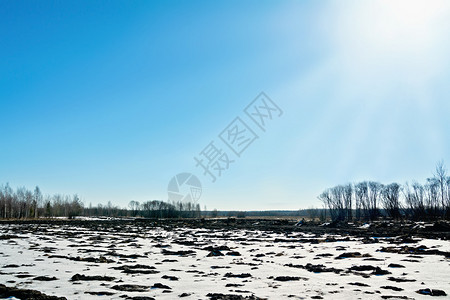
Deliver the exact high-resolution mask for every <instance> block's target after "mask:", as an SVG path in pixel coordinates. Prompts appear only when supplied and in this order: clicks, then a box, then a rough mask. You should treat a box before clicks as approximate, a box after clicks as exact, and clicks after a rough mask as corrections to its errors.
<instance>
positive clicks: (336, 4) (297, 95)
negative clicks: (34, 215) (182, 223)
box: [0, 0, 450, 210]
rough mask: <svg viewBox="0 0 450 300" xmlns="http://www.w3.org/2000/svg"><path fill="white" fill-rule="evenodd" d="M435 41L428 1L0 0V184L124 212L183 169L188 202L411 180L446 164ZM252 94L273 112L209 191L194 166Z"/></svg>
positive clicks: (239, 203) (446, 13)
mask: <svg viewBox="0 0 450 300" xmlns="http://www.w3.org/2000/svg"><path fill="white" fill-rule="evenodd" d="M448 36H450V2H448V1H439V0H435V1H406V0H393V1H350V0H347V1H302V2H300V1H299V2H294V1H284V2H282V1H221V2H218V1H214V2H210V1H191V2H186V1H169V2H163V1H40V2H39V1H2V2H0V57H1V60H0V128H1V140H0V149H1V150H0V153H1V155H0V182H1V183H6V182H9V184H10V185H11V186H13V187H17V186H26V187H29V188H33V187H34V186H35V185H39V186H40V188H41V190H43V191H44V192H45V193H50V194H53V193H66V194H73V193H78V194H79V195H80V196H81V197H82V199H83V200H84V202H85V203H86V204H89V203H92V204H97V203H106V202H107V201H111V202H113V203H115V204H117V205H120V206H126V205H127V204H128V202H129V201H130V200H136V201H141V202H143V201H146V200H152V199H162V200H167V197H168V196H167V185H168V182H169V181H170V179H171V178H172V177H173V176H174V175H176V174H178V173H181V172H190V173H193V174H194V175H196V176H197V177H198V178H199V179H200V181H201V182H202V186H203V193H202V197H201V198H200V200H199V203H201V205H202V207H203V206H204V205H206V206H207V208H208V209H213V208H218V209H252V210H259V209H261V210H262V209H298V208H306V207H310V206H320V203H319V201H318V200H317V198H316V197H317V195H318V194H320V193H321V192H322V190H323V189H325V188H327V187H330V186H333V185H335V184H340V183H347V182H355V181H358V180H364V179H367V180H377V181H381V182H384V183H389V182H392V181H398V182H400V183H404V182H405V181H407V180H412V179H417V180H423V179H425V178H426V177H428V176H430V175H431V174H432V171H433V169H434V166H435V164H436V162H437V161H438V160H441V159H443V160H444V161H446V162H447V165H448V164H450V151H449V149H450V148H449V147H450V135H449V132H450V122H449V121H448V114H449V112H450V101H449V99H450V85H449V84H448V83H449V81H450V56H449V55H448V53H450V40H449V39H448ZM261 91H264V92H265V93H266V94H267V95H268V96H269V97H270V98H271V99H272V100H273V101H274V102H275V103H276V104H277V105H278V106H279V107H280V108H281V109H282V110H283V115H282V116H281V117H279V118H274V119H273V120H272V121H271V122H270V124H268V127H267V130H266V132H262V131H257V129H258V128H256V127H255V132H256V133H257V134H258V136H259V138H258V139H257V140H256V141H255V142H254V143H253V144H252V145H251V146H249V147H248V149H246V151H245V152H244V153H243V154H242V155H241V157H239V158H237V157H232V153H231V152H230V153H229V154H230V157H232V158H233V159H235V162H234V163H233V164H231V165H230V168H229V169H228V170H226V171H224V172H223V173H222V175H221V177H219V178H218V179H217V181H216V182H214V183H212V182H211V181H210V180H209V177H205V176H204V175H203V174H202V170H201V169H200V168H198V167H196V166H195V161H194V159H193V158H194V156H198V154H199V152H200V151H202V149H204V148H205V147H206V146H207V145H208V144H209V143H210V142H211V141H217V144H219V139H218V135H219V133H220V132H222V130H223V129H224V128H225V127H226V126H227V125H228V124H229V123H230V122H231V121H232V120H233V119H234V118H235V117H237V116H240V117H242V118H243V119H244V117H245V114H244V112H243V110H244V108H245V107H246V106H247V105H248V104H249V103H250V102H251V101H252V100H253V99H254V98H255V97H256V96H257V95H258V94H259V93H260V92H261ZM247 121H248V120H247ZM249 122H251V121H249ZM249 125H251V123H249ZM253 126H254V124H253ZM223 150H224V151H225V150H227V149H226V148H225V146H224V147H223Z"/></svg>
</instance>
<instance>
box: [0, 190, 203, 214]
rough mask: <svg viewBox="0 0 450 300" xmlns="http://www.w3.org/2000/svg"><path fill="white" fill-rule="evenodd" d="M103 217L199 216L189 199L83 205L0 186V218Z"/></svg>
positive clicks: (61, 197)
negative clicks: (122, 204) (124, 204)
mask: <svg viewBox="0 0 450 300" xmlns="http://www.w3.org/2000/svg"><path fill="white" fill-rule="evenodd" d="M75 216H91V217H94V216H105V217H144V218H179V217H181V218H193V217H200V216H201V211H200V205H199V204H198V203H191V202H172V203H168V202H164V201H160V200H152V201H146V202H143V203H139V202H137V201H131V202H130V203H129V205H128V208H121V207H118V206H115V205H113V204H112V203H111V202H108V203H107V204H106V205H102V204H99V205H97V206H92V205H89V206H88V207H85V206H84V203H83V202H82V201H81V199H80V197H79V196H78V195H76V194H75V195H72V196H68V195H61V194H55V195H45V196H44V195H43V194H42V193H41V190H40V189H39V187H36V188H35V189H34V190H33V191H30V190H27V189H26V188H24V187H19V188H17V189H16V190H13V189H12V188H11V187H10V186H9V184H5V185H1V186H0V219H31V218H40V217H49V218H51V217H68V218H73V217H75Z"/></svg>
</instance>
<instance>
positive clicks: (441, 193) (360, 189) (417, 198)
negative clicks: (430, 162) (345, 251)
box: [318, 162, 450, 221]
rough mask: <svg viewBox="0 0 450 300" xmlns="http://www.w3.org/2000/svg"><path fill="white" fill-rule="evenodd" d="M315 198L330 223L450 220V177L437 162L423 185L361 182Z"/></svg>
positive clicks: (338, 187)
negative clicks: (326, 214)
mask: <svg viewBox="0 0 450 300" xmlns="http://www.w3.org/2000/svg"><path fill="white" fill-rule="evenodd" d="M318 198H319V200H320V201H322V203H323V205H324V207H325V208H326V209H327V212H328V213H329V216H330V217H331V219H332V220H333V221H352V220H370V221H373V220H377V219H378V218H380V217H385V218H386V217H387V218H391V219H395V220H399V219H410V220H437V219H450V176H448V175H447V171H446V169H445V166H444V163H443V162H439V163H438V164H437V165H436V170H435V172H434V174H433V177H431V178H428V179H427V180H426V182H425V183H423V184H421V183H419V182H417V181H413V182H412V183H411V184H410V183H408V182H407V183H405V184H404V185H400V184H398V183H395V182H394V183H390V184H381V183H379V182H374V181H363V182H358V183H354V184H350V183H349V184H345V185H338V186H335V187H332V188H329V189H326V190H325V191H324V192H323V193H322V194H320V195H319V197H318Z"/></svg>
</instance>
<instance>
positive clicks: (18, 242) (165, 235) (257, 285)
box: [0, 222, 450, 299]
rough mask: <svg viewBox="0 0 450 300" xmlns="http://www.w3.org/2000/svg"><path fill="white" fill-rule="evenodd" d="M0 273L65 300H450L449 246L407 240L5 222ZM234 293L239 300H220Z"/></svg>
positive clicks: (9, 281)
mask: <svg viewBox="0 0 450 300" xmlns="http://www.w3.org/2000/svg"><path fill="white" fill-rule="evenodd" d="M0 267H1V271H0V284H4V285H6V286H7V287H17V288H20V289H32V290H38V291H40V292H43V293H45V294H47V295H54V296H59V297H66V298H67V299H133V297H149V298H136V299H152V298H155V299H178V298H180V297H181V298H182V299H260V298H262V299H428V298H430V295H426V294H427V293H429V292H428V291H427V290H425V289H430V292H432V291H431V290H435V292H434V293H435V294H442V293H441V292H439V291H437V290H440V291H442V292H444V293H446V294H450V242H449V241H445V240H439V239H422V238H414V237H412V238H408V237H405V236H402V237H384V238H374V237H367V236H365V237H358V236H353V235H351V236H344V235H330V234H317V233H316V234H312V233H308V231H304V232H302V231H297V232H296V231H294V232H282V231H281V232H276V231H272V230H270V231H262V230H251V229H245V230H244V229H206V228H188V227H168V226H162V227H154V226H141V225H137V224H129V223H124V224H120V223H119V224H117V225H110V226H105V225H102V224H96V225H95V226H91V225H89V226H84V225H80V224H79V223H77V224H76V225H71V224H70V223H64V224H52V223H51V222H50V223H43V224H1V223H0ZM77 274H78V275H77ZM89 276H97V277H89ZM420 289H422V290H425V291H423V293H424V294H419V293H417V291H418V290H420ZM230 294H233V295H239V296H236V297H235V298H226V297H225V296H224V295H230ZM247 297H248V298H247ZM438 298H439V299H441V298H443V299H448V298H449V296H441V297H438Z"/></svg>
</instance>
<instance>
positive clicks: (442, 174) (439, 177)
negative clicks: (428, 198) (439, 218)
mask: <svg viewBox="0 0 450 300" xmlns="http://www.w3.org/2000/svg"><path fill="white" fill-rule="evenodd" d="M434 178H435V180H436V182H437V184H438V185H439V190H440V198H441V207H442V212H443V216H446V214H447V211H448V209H449V207H448V201H447V199H446V194H447V195H448V192H447V193H446V191H445V189H446V187H447V181H448V178H447V169H446V168H445V165H444V161H442V160H441V161H439V162H438V163H437V165H436V170H435V173H434Z"/></svg>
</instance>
